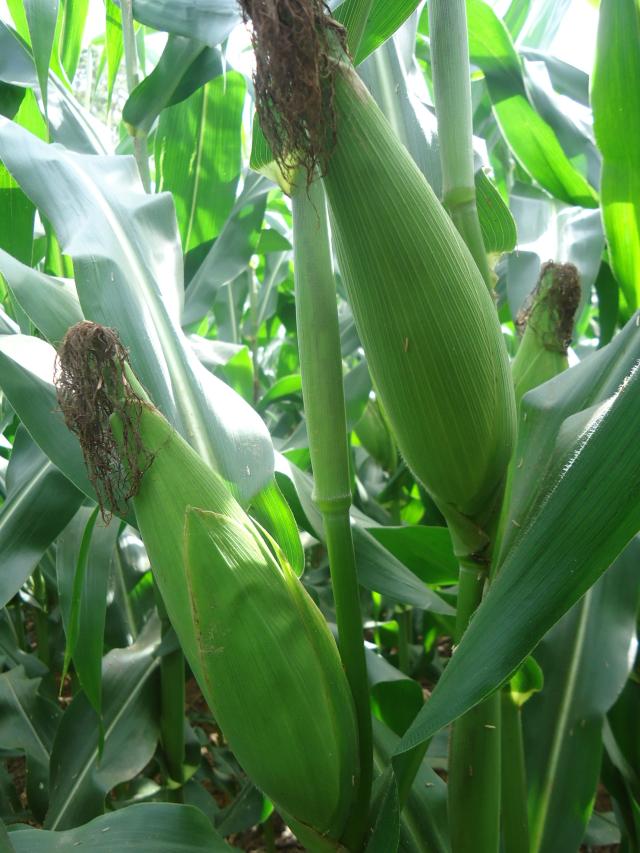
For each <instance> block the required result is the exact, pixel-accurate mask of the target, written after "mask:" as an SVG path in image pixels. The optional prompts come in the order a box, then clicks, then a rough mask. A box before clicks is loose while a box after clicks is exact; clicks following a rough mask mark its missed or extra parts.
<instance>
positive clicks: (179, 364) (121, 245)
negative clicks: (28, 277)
mask: <svg viewBox="0 0 640 853" xmlns="http://www.w3.org/2000/svg"><path fill="white" fill-rule="evenodd" d="M0 156H2V158H3V159H4V161H5V163H6V164H7V165H8V167H9V168H10V169H11V171H12V173H13V174H14V177H16V178H17V179H18V180H19V181H20V183H21V185H22V187H23V189H24V190H25V191H26V192H27V193H28V195H29V196H30V197H31V198H32V199H33V200H34V201H35V202H36V204H37V205H38V206H39V207H40V209H41V210H42V211H43V212H44V213H45V215H46V216H47V217H48V218H49V219H50V220H51V221H52V223H53V224H54V227H55V228H56V231H57V234H58V237H59V239H60V243H61V246H62V249H63V251H64V252H65V253H66V254H68V255H70V256H71V257H72V258H73V259H74V267H75V272H76V286H77V288H78V296H79V298H80V303H81V306H82V309H83V313H84V314H85V316H86V317H87V318H89V319H92V320H94V321H96V322H101V323H104V324H105V325H107V326H114V327H115V328H117V329H118V331H119V333H120V336H121V338H122V341H123V343H124V344H125V346H127V348H128V349H129V352H130V357H131V363H132V367H133V369H134V371H135V372H136V374H137V375H138V377H139V378H140V381H141V382H142V383H143V385H144V386H145V387H146V388H147V390H148V391H149V393H150V395H151V397H152V399H153V400H154V402H155V403H156V405H157V406H158V408H160V409H161V410H162V411H163V413H164V414H165V416H166V417H167V418H168V419H169V420H170V421H171V423H172V424H173V425H174V426H175V427H176V428H177V429H178V430H179V431H180V432H181V433H182V434H183V435H185V436H186V437H187V438H188V440H189V441H190V443H191V444H192V445H193V446H194V447H195V448H196V449H197V450H198V452H199V453H200V455H201V456H202V458H203V459H204V460H205V461H206V462H207V463H208V464H210V465H211V466H212V467H214V468H216V469H217V470H219V471H220V473H221V474H222V475H223V476H224V477H225V478H226V479H227V480H228V481H229V482H230V483H231V484H232V486H233V487H235V488H236V489H237V492H238V494H239V496H240V498H241V499H242V500H245V501H246V500H248V499H250V498H251V497H252V496H253V495H254V494H255V493H256V492H258V491H259V490H260V489H261V488H263V487H264V486H265V485H266V484H267V482H268V481H269V479H270V478H271V475H272V472H273V447H272V444H271V439H270V437H269V434H268V431H267V429H266V427H265V425H264V423H263V422H262V420H261V419H260V417H259V416H258V415H257V414H256V413H255V412H254V411H253V409H251V407H250V406H248V405H247V404H246V403H245V402H244V400H243V399H242V398H241V397H240V396H239V395H237V394H236V393H235V392H234V391H232V390H231V389H230V388H229V387H228V386H227V385H225V384H224V383H223V382H222V381H221V380H219V379H217V378H216V377H214V376H213V375H212V374H210V373H209V372H208V371H207V370H206V369H205V368H204V367H203V366H202V365H201V364H200V362H199V361H198V359H197V357H196V356H195V354H194V353H193V352H192V350H191V347H190V346H189V344H188V342H187V341H186V339H185V337H184V335H183V333H182V331H181V329H180V326H179V323H180V311H181V302H182V298H183V296H182V256H181V253H180V243H179V239H178V235H177V229H176V223H175V213H174V209H173V204H172V201H171V199H170V197H169V196H168V195H166V194H162V195H158V196H151V197H150V196H148V195H146V194H145V193H144V192H143V191H142V188H141V186H140V183H139V178H138V176H137V170H136V166H135V161H134V160H133V158H129V157H97V156H90V155H79V154H75V153H73V152H71V151H67V150H65V149H64V148H61V147H60V146H51V145H45V144H44V143H42V142H40V141H39V140H37V139H36V138H35V137H33V136H31V135H30V134H28V133H26V132H25V131H23V130H21V128H19V127H18V126H17V125H15V124H13V123H12V122H9V121H4V122H2V123H0ZM141 322H142V324H143V328H144V334H141V333H140V330H141Z"/></svg>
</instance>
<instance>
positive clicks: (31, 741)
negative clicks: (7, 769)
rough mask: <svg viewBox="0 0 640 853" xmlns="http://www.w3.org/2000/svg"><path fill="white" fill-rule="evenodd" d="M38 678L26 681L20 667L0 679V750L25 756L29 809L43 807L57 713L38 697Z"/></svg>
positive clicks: (48, 703)
mask: <svg viewBox="0 0 640 853" xmlns="http://www.w3.org/2000/svg"><path fill="white" fill-rule="evenodd" d="M41 680H42V679H40V678H27V677H26V676H25V671H24V669H23V667H22V666H18V667H16V668H15V669H11V670H9V672H5V673H3V674H2V675H0V746H1V747H2V748H3V749H21V750H24V752H25V754H26V756H27V766H28V781H27V785H28V796H29V801H30V805H31V808H33V809H35V811H36V813H41V812H42V811H43V810H44V808H45V807H46V798H47V791H48V777H49V773H48V771H49V757H50V755H51V746H52V743H53V738H54V734H55V731H56V727H57V725H58V722H59V720H60V710H59V708H58V707H57V705H55V704H54V703H53V702H51V701H49V700H48V699H45V698H44V697H43V696H41V695H40V694H39V692H38V691H39V688H40V683H41Z"/></svg>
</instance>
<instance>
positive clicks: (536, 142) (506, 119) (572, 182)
mask: <svg viewBox="0 0 640 853" xmlns="http://www.w3.org/2000/svg"><path fill="white" fill-rule="evenodd" d="M467 17H468V24H469V54H470V59H471V62H472V63H473V64H474V65H477V66H478V68H480V69H481V70H482V71H483V72H484V76H485V81H486V84H487V88H488V90H489V96H490V98H491V103H492V107H493V111H494V114H495V117H496V121H497V122H498V126H499V127H500V130H501V131H502V134H503V136H504V137H505V139H506V141H507V143H508V145H509V147H510V148H511V150H512V152H513V154H514V156H515V158H516V159H517V160H518V162H519V163H520V164H521V165H522V167H523V168H524V169H525V170H526V171H527V172H528V173H529V174H530V175H531V177H532V178H534V180H536V181H537V182H538V183H539V184H540V186H542V187H543V188H544V189H545V190H547V191H548V192H550V193H551V195H553V196H555V197H556V198H558V199H560V200H561V201H565V202H567V204H576V205H580V206H581V207H597V206H598V200H597V196H596V194H595V192H594V190H593V189H592V188H591V187H590V186H589V184H588V183H587V181H586V180H585V179H584V178H583V177H582V175H581V174H580V173H579V172H578V171H577V170H576V169H575V168H574V167H573V165H572V164H571V162H570V160H569V159H568V158H567V156H566V154H565V153H564V151H563V149H562V147H561V146H560V143H559V142H558V139H557V137H556V135H555V133H554V132H553V130H552V129H551V128H550V127H549V125H548V124H547V123H546V122H545V121H544V119H542V118H541V117H540V116H539V115H538V113H537V112H536V111H535V110H534V109H533V107H532V106H531V104H530V102H529V99H528V97H527V93H526V90H525V87H524V82H523V79H522V68H521V65H520V59H519V57H518V54H517V53H516V50H515V47H514V46H513V42H512V41H511V37H510V36H509V33H508V31H507V29H506V27H505V26H504V24H503V23H502V21H501V20H500V19H499V18H498V17H497V15H496V14H495V12H494V11H493V9H492V8H491V7H490V6H488V5H487V4H486V3H484V2H483V0H467Z"/></svg>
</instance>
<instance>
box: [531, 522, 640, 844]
mask: <svg viewBox="0 0 640 853" xmlns="http://www.w3.org/2000/svg"><path fill="white" fill-rule="evenodd" d="M639 559H640V539H638V538H636V539H634V540H633V541H632V542H631V544H630V545H629V546H628V547H627V549H626V550H625V551H624V552H623V553H622V554H621V555H620V556H619V557H618V559H617V560H616V562H615V563H614V564H613V565H612V566H611V568H610V570H609V571H608V572H607V573H606V575H604V577H602V578H601V579H600V580H599V581H598V583H597V584H596V585H595V586H594V587H593V589H591V590H590V591H589V592H587V594H586V595H585V596H584V597H583V598H582V600H581V601H579V602H578V603H577V604H576V605H574V607H573V608H572V609H571V610H570V611H569V612H568V613H567V614H566V615H565V616H564V617H563V618H562V619H561V620H560V622H558V624H557V625H555V626H554V627H553V628H552V630H551V631H550V632H549V633H548V634H547V636H546V637H545V638H544V640H543V641H542V642H541V643H540V645H539V646H538V647H537V649H536V652H535V655H536V660H537V661H538V663H539V664H540V665H541V667H542V669H543V672H544V689H543V690H542V692H541V693H538V694H537V695H536V696H534V697H533V698H532V699H531V701H529V702H528V703H527V704H526V706H525V708H524V712H523V727H524V742H525V760H526V766H527V780H528V786H529V820H530V828H531V837H532V846H531V851H532V853H538V851H540V853H554V851H557V850H577V849H578V847H579V845H580V842H581V841H582V837H583V835H584V832H585V829H586V826H587V821H588V819H589V815H590V812H591V809H592V808H593V803H594V800H595V795H596V788H597V785H598V779H599V775H600V760H601V753H602V723H603V720H604V715H605V714H606V713H607V711H608V710H609V709H610V708H611V706H612V705H613V703H614V702H615V700H616V698H617V697H618V695H619V693H620V691H621V690H622V688H623V686H624V683H625V681H626V680H627V676H628V674H629V670H630V668H631V664H632V661H631V660H630V658H629V648H630V647H631V645H632V644H633V643H634V641H635V636H636V612H637V605H638V601H639V593H640V576H639V575H638V571H637V568H638V560H639ZM560 792H562V795H561V796H560Z"/></svg>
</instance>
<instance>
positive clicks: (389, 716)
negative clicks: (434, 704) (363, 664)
mask: <svg viewBox="0 0 640 853" xmlns="http://www.w3.org/2000/svg"><path fill="white" fill-rule="evenodd" d="M365 654H366V661H367V675H368V677H369V686H370V688H371V700H372V709H373V713H374V715H375V716H376V717H377V718H378V719H380V720H382V721H383V722H384V723H385V724H386V725H387V726H389V728H390V729H391V730H392V731H393V732H395V733H396V735H403V734H404V733H405V731H406V730H407V729H408V728H409V725H410V723H411V721H412V720H413V718H414V717H415V715H416V714H417V713H418V711H419V710H420V708H421V707H422V704H423V702H424V698H423V696H422V688H421V687H420V685H419V684H418V682H417V681H414V680H413V678H409V677H408V676H406V675H404V674H403V673H402V672H400V670H399V669H396V668H395V666H392V665H391V664H390V663H389V662H388V661H387V660H385V658H383V657H382V655H379V654H377V653H376V652H373V651H371V650H370V649H367V650H366V653H365Z"/></svg>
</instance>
